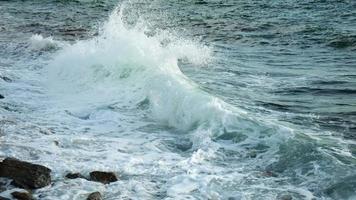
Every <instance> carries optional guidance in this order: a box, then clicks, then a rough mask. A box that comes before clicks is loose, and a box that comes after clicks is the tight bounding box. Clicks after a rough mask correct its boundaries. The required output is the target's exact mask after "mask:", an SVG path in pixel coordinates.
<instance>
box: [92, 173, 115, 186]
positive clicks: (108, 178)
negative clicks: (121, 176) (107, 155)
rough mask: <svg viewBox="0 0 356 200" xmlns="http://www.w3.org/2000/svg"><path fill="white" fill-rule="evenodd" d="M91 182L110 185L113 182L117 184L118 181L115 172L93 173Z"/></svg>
mask: <svg viewBox="0 0 356 200" xmlns="http://www.w3.org/2000/svg"><path fill="white" fill-rule="evenodd" d="M90 180H91V181H96V182H101V183H104V184H108V183H111V182H115V181H117V180H118V179H117V177H116V175H115V174H114V173H113V172H101V171H93V172H90Z"/></svg>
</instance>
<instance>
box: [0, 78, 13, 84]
mask: <svg viewBox="0 0 356 200" xmlns="http://www.w3.org/2000/svg"><path fill="white" fill-rule="evenodd" d="M0 78H1V79H2V80H4V81H6V82H9V83H10V82H12V80H11V79H10V78H9V77H6V76H0Z"/></svg>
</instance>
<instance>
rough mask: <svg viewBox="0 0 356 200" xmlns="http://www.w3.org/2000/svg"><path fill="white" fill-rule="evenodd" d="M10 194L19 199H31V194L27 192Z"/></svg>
mask: <svg viewBox="0 0 356 200" xmlns="http://www.w3.org/2000/svg"><path fill="white" fill-rule="evenodd" d="M11 195H12V196H13V197H14V198H15V199H19V200H33V198H32V195H31V194H30V193H28V192H13V193H11Z"/></svg>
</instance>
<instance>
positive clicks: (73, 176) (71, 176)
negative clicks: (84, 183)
mask: <svg viewBox="0 0 356 200" xmlns="http://www.w3.org/2000/svg"><path fill="white" fill-rule="evenodd" d="M66 178H69V179H76V178H83V179H86V178H85V177H84V176H83V175H81V174H80V173H68V174H67V175H66Z"/></svg>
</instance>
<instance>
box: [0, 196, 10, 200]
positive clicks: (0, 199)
mask: <svg viewBox="0 0 356 200" xmlns="http://www.w3.org/2000/svg"><path fill="white" fill-rule="evenodd" d="M0 200H10V199H8V198H5V197H2V196H0Z"/></svg>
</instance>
